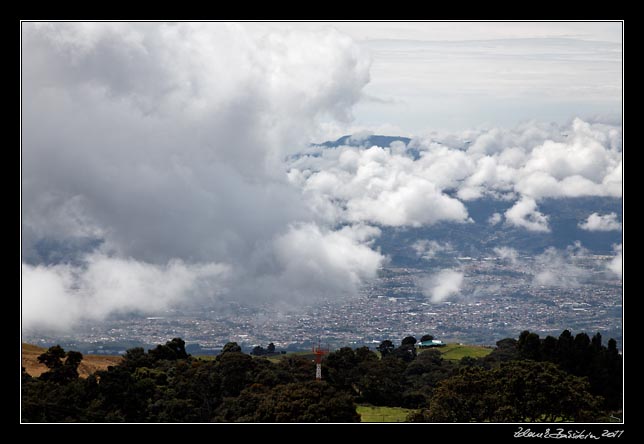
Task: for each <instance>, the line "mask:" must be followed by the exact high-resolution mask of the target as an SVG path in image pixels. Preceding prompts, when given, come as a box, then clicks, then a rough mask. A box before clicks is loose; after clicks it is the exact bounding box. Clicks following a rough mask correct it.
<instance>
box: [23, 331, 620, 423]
mask: <svg viewBox="0 0 644 444" xmlns="http://www.w3.org/2000/svg"><path fill="white" fill-rule="evenodd" d="M82 358H83V357H82V355H81V354H80V353H79V352H74V351H68V352H65V351H64V350H63V349H62V348H60V347H58V346H55V347H51V348H50V349H49V350H47V351H46V352H44V353H43V354H42V355H40V356H39V358H38V360H39V361H40V362H41V363H43V364H44V365H46V366H47V368H48V369H49V370H48V371H47V372H44V373H42V374H41V375H40V376H39V377H32V376H31V375H29V374H28V373H27V372H26V371H25V369H24V368H23V372H22V420H23V421H24V422H359V421H360V415H359V414H358V413H357V411H356V405H357V404H361V405H365V404H366V405H373V406H390V407H404V408H407V409H411V411H412V413H410V414H409V416H408V418H407V420H408V421H427V422H484V421H493V422H528V421H548V422H550V421H575V422H580V421H583V422H587V421H588V422H593V421H598V422H599V421H601V422H604V421H607V420H609V418H611V417H615V416H619V415H620V414H621V408H622V406H621V402H622V391H621V390H622V357H621V355H620V354H619V353H618V351H617V348H616V343H615V341H614V340H613V339H611V340H609V341H608V344H607V346H605V345H603V344H602V338H601V336H600V335H599V334H596V335H595V336H593V337H592V338H590V337H589V336H588V335H587V334H585V333H579V334H577V335H576V336H573V335H572V333H571V332H570V331H568V330H565V331H564V332H563V333H562V334H561V335H560V336H559V337H558V338H555V337H551V336H548V337H547V338H544V339H541V338H539V336H538V335H536V334H535V333H530V332H528V331H525V332H523V333H521V335H520V336H519V338H518V340H517V339H512V338H506V339H503V340H501V341H498V342H497V347H496V348H495V349H494V350H493V351H492V352H491V353H489V354H488V355H487V356H484V357H478V358H475V357H472V356H465V357H463V358H461V359H460V360H454V359H445V358H444V356H443V353H442V352H441V351H440V350H438V349H435V348H429V349H421V348H418V347H417V341H416V339H415V338H414V337H406V338H404V339H403V340H402V341H401V344H400V345H399V346H396V345H394V344H393V343H392V342H391V341H388V340H385V341H383V342H382V343H381V344H380V345H379V346H378V347H377V350H376V351H372V350H369V349H368V348H367V347H362V348H358V349H355V350H354V349H351V348H348V347H345V348H341V349H339V350H336V351H333V352H331V353H329V354H328V355H327V356H326V357H325V359H324V361H323V363H322V380H321V381H317V380H315V379H314V378H315V363H314V362H313V361H312V360H311V359H310V357H302V356H297V355H286V356H283V357H281V359H278V360H274V359H268V358H266V357H253V356H251V355H248V354H245V353H242V351H241V348H240V347H239V346H238V345H237V344H236V343H228V344H227V345H226V346H225V347H224V349H223V350H222V353H220V354H219V355H218V356H217V357H216V359H210V360H206V359H201V358H199V357H193V356H190V355H189V354H188V353H186V351H185V343H184V341H183V340H181V339H179V338H175V339H173V340H172V341H169V342H167V343H166V344H164V345H158V346H157V347H156V348H154V349H150V350H148V351H147V352H146V351H145V350H144V349H142V348H133V349H130V350H128V351H127V353H126V354H125V356H124V357H123V359H122V360H121V361H120V363H118V364H117V365H113V366H110V367H108V368H107V369H106V370H99V371H96V372H95V373H93V374H91V375H89V376H88V377H87V378H79V374H78V367H79V365H80V363H81V362H82Z"/></svg>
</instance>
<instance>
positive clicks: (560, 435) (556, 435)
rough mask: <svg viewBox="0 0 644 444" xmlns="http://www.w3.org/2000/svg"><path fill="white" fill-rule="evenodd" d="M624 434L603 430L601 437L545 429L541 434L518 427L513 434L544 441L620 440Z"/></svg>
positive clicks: (581, 431)
mask: <svg viewBox="0 0 644 444" xmlns="http://www.w3.org/2000/svg"><path fill="white" fill-rule="evenodd" d="M623 434H624V430H603V431H602V434H601V435H599V436H598V435H595V434H594V433H593V432H587V431H586V430H566V429H563V428H559V429H554V430H552V431H551V430H550V429H546V430H545V431H543V432H536V431H535V432H533V431H532V430H530V429H529V428H526V429H524V428H523V427H519V430H517V431H516V432H514V437H515V438H545V439H602V438H620V437H621V436H622V435H623Z"/></svg>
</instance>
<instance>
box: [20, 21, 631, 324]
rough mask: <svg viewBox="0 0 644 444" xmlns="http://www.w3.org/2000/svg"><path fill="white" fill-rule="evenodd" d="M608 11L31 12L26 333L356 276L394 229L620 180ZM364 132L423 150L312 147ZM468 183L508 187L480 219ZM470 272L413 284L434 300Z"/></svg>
mask: <svg viewBox="0 0 644 444" xmlns="http://www.w3.org/2000/svg"><path fill="white" fill-rule="evenodd" d="M621 26H622V25H621V24H620V23H203V22H200V23H82V22H66V23H57V22H51V23H36V22H33V23H31V22H30V23H27V22H25V23H23V24H22V42H21V43H22V52H21V55H22V77H21V80H22V84H21V87H22V90H21V91H22V109H21V111H22V165H21V167H22V168H21V173H22V174H21V180H22V232H21V234H22V321H23V330H25V331H29V330H38V329H39V330H52V331H57V330H60V331H62V330H66V329H67V330H68V329H71V328H73V327H74V325H76V324H77V323H78V322H79V321H81V320H101V319H104V318H106V317H107V316H110V315H119V314H126V313H130V312H138V313H154V312H158V311H159V310H163V309H164V308H167V307H174V306H180V305H182V304H188V305H191V306H204V305H210V306H216V305H217V303H219V302H220V301H222V300H225V299H226V298H233V299H235V300H241V301H245V302H253V301H272V302H273V303H275V304H276V305H280V304H281V305H283V306H284V307H292V306H296V305H298V304H300V303H302V302H309V301H311V300H316V298H345V297H352V296H355V295H356V294H357V292H358V289H359V288H360V286H361V285H362V284H364V283H365V282H367V281H369V280H370V279H373V278H374V277H375V276H376V274H377V271H378V269H379V268H381V267H383V266H385V265H386V264H387V262H388V258H387V257H386V255H384V254H383V253H382V252H381V251H379V250H378V249H377V248H376V247H374V240H375V239H377V238H378V237H379V236H381V235H382V229H383V227H400V228H405V227H419V226H431V225H432V224H436V223H439V222H449V223H461V224H466V223H486V224H488V223H489V224H493V225H496V224H498V226H499V227H503V226H511V227H519V228H520V229H524V230H526V232H547V231H548V230H550V226H549V216H548V215H547V214H543V213H542V212H541V211H540V206H539V205H540V201H541V200H543V199H545V198H549V197H557V198H566V197H578V196H603V197H615V198H620V197H621V196H622V168H623V167H622V128H621V119H620V115H621V114H620V113H621V87H622V86H621V85H622V83H621V82H622V80H621V78H622V72H621V69H622V64H621V57H622V53H621ZM372 133H378V134H387V135H408V136H413V141H412V144H413V146H414V147H415V148H416V149H417V150H418V152H419V153H420V155H419V158H417V159H415V158H413V157H410V156H409V155H408V154H407V153H406V150H405V146H404V144H402V145H401V144H400V143H398V144H396V143H394V144H392V145H391V146H389V147H377V146H374V147H369V148H366V149H360V148H356V147H350V146H345V147H340V148H339V149H336V150H326V151H324V150H320V149H319V148H315V147H313V148H312V147H310V144H311V143H312V142H316V141H324V140H330V139H334V138H337V137H339V136H341V135H344V134H354V138H355V139H359V138H360V137H365V136H366V135H368V134H372ZM316 150H317V151H316ZM296 153H300V154H302V153H309V154H310V155H301V156H293V155H294V154H296ZM480 197H492V198H495V199H503V200H506V201H510V202H511V203H512V206H511V207H510V208H509V209H508V210H507V211H506V212H504V213H503V214H501V213H497V214H495V215H494V217H493V218H491V220H490V221H475V220H473V219H472V218H471V217H470V215H469V213H468V211H467V205H466V204H467V202H469V201H471V200H474V199H478V198H480ZM579 227H580V228H581V229H584V230H588V231H591V232H592V231H614V230H621V222H620V220H619V218H618V215H616V214H600V213H599V212H594V213H592V214H589V215H587V217H586V218H584V219H583V220H580V221H579ZM430 241H431V240H427V243H425V244H418V245H417V246H416V248H418V249H419V250H418V251H421V254H428V255H429V254H432V251H434V250H436V248H445V247H444V246H440V245H439V246H437V245H436V244H432V243H431V242H430ZM513 254H514V253H512V252H508V251H502V252H499V255H502V256H503V257H509V258H512V257H514V256H513ZM544 254H546V252H544ZM548 254H551V255H556V257H558V258H559V257H563V259H561V260H565V258H566V257H567V256H566V255H565V254H563V255H562V254H560V253H558V252H550V253H548ZM566 254H567V255H568V257H569V256H571V254H572V253H566ZM553 257H554V256H553ZM621 257H622V246H621V244H620V245H616V246H615V261H618V262H619V263H621ZM544 258H545V259H544V261H542V262H543V263H544V269H543V270H541V271H543V272H544V273H546V274H544V275H542V277H541V278H540V282H542V283H543V282H551V281H554V282H557V281H556V279H554V280H553V278H552V276H551V275H548V274H547V272H548V269H546V268H545V267H546V264H547V263H549V262H550V263H552V262H553V261H554V259H553V258H552V257H545V256H544ZM618 262H614V263H613V262H612V263H611V270H613V272H614V273H616V274H620V275H621V269H620V268H619V264H618ZM560 268H565V267H563V266H562V267H560ZM571 270H572V269H571ZM573 271H574V270H573ZM537 276H538V274H537ZM463 279H464V277H463V275H462V273H459V271H458V270H449V269H448V270H437V271H436V273H435V274H434V275H432V276H429V277H428V279H426V280H425V281H424V282H423V283H422V284H423V285H424V286H425V287H426V288H427V289H428V290H427V291H428V292H429V293H428V294H430V297H431V299H432V300H434V301H442V300H445V299H446V298H449V297H451V295H453V294H455V293H457V292H458V288H459V287H460V286H461V284H462V282H463ZM535 279H536V278H535ZM61 307H65V310H61V309H60V308H61Z"/></svg>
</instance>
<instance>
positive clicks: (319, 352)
mask: <svg viewBox="0 0 644 444" xmlns="http://www.w3.org/2000/svg"><path fill="white" fill-rule="evenodd" d="M313 353H314V354H315V379H317V380H318V381H320V380H322V356H324V355H326V354H327V353H329V349H328V348H322V347H320V340H319V339H318V346H317V347H313Z"/></svg>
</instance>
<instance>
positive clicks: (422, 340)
mask: <svg viewBox="0 0 644 444" xmlns="http://www.w3.org/2000/svg"><path fill="white" fill-rule="evenodd" d="M432 339H434V336H432V335H423V336H422V337H421V338H420V342H425V341H431V340H432Z"/></svg>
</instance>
